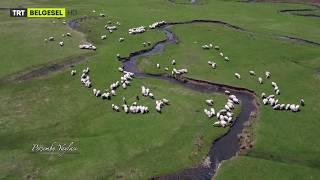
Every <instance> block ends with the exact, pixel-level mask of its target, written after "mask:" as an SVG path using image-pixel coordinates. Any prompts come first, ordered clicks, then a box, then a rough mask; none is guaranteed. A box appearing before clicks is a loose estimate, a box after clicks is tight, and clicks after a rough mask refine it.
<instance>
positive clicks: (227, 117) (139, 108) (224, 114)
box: [45, 21, 304, 127]
mask: <svg viewBox="0 0 320 180" xmlns="http://www.w3.org/2000/svg"><path fill="white" fill-rule="evenodd" d="M110 24H111V21H109V22H108V24H107V25H105V29H106V30H107V31H109V32H110V33H112V32H113V31H115V30H117V26H115V25H114V26H111V25H110ZM165 24H167V23H166V22H165V21H159V22H155V23H153V24H151V25H149V28H150V29H155V28H158V27H161V26H163V25H165ZM117 25H120V23H119V22H117ZM145 31H146V28H145V26H140V27H136V28H131V29H129V34H140V33H144V32H145ZM65 36H69V37H71V34H70V33H67V34H64V35H63V37H65ZM106 38H107V35H102V36H101V39H102V40H104V39H106ZM45 41H46V42H47V41H54V37H49V38H48V39H45ZM123 41H124V38H119V42H123ZM59 44H60V46H63V45H64V42H63V41H62V42H60V43H59ZM142 45H143V46H144V47H146V46H147V45H148V46H150V45H151V43H150V42H143V43H142ZM79 48H81V49H91V50H96V47H95V46H93V45H92V44H83V45H79ZM202 49H204V50H209V49H215V50H217V51H218V52H219V55H220V56H221V57H223V59H224V60H225V61H227V62H229V61H230V59H229V57H228V56H225V54H224V53H223V52H222V51H221V50H220V46H218V45H214V44H213V43H209V44H204V45H202ZM117 57H118V58H120V54H117ZM171 64H172V65H173V67H172V70H171V75H172V76H173V77H174V78H177V77H179V76H181V75H183V74H186V73H188V70H187V69H185V68H182V69H176V68H175V65H176V61H175V60H172V61H171ZM208 64H209V66H210V67H211V68H213V69H216V68H217V63H216V62H214V61H208ZM156 68H158V69H160V68H161V67H160V64H159V63H157V64H156ZM118 70H119V71H120V72H122V73H123V76H121V78H120V81H116V82H114V83H112V84H111V85H110V89H107V90H105V92H102V91H101V90H98V89H95V88H94V89H93V90H92V91H93V94H94V96H96V97H101V98H102V99H108V100H111V99H112V96H116V95H117V94H116V90H117V88H119V87H120V86H122V88H123V89H126V88H127V87H128V86H129V85H130V83H131V81H132V79H133V78H134V73H131V72H127V71H124V70H123V68H122V67H119V68H118ZM164 70H165V71H169V68H168V67H164ZM75 74H76V70H72V71H71V75H72V76H74V75H75ZM249 74H250V75H251V76H256V73H255V71H253V70H250V71H249ZM234 76H235V78H236V79H239V80H240V79H241V75H240V74H239V73H237V72H236V73H234ZM270 77H271V73H270V72H269V71H266V72H265V79H269V78H270ZM258 82H259V83H260V84H263V78H262V77H258ZM81 83H82V84H84V86H85V87H88V88H91V87H92V86H93V85H92V82H91V81H90V77H89V68H86V69H84V70H83V73H82V75H81ZM271 84H272V86H273V88H274V92H275V94H276V95H280V89H279V87H278V85H277V84H276V83H275V82H272V83H271ZM141 94H142V96H145V97H149V98H151V99H153V100H154V99H155V97H154V94H153V93H152V92H151V90H150V89H149V88H147V87H145V86H141ZM225 94H227V95H229V98H228V101H227V103H226V104H225V105H224V107H223V108H222V109H220V110H219V111H217V112H216V111H215V109H214V108H213V107H211V108H210V109H204V113H205V115H206V116H207V117H208V118H212V117H214V116H215V117H216V118H217V119H218V121H216V122H214V124H213V125H214V126H216V127H227V126H229V125H231V124H232V123H233V120H234V119H233V112H232V111H233V110H234V108H235V105H236V104H239V103H240V101H239V99H238V98H237V97H236V96H235V95H231V94H230V92H229V91H225ZM137 97H138V96H137ZM261 97H262V102H263V104H265V105H268V104H270V105H271V106H272V107H273V109H274V110H291V111H292V112H298V111H299V110H300V106H299V105H296V104H281V103H279V100H278V99H276V97H275V95H269V96H267V95H266V94H265V93H262V95H261ZM124 99H125V98H123V101H124V104H122V109H123V111H124V112H125V113H132V114H138V113H141V114H145V113H148V112H149V107H147V106H143V105H138V103H137V102H133V103H132V104H131V105H128V104H127V103H126V101H125V100H124ZM206 104H207V105H209V106H213V105H214V101H213V100H212V99H207V100H206ZM300 104H301V105H304V100H303V99H301V100H300ZM166 105H169V100H167V99H165V98H163V99H158V100H155V109H156V111H157V112H159V113H161V109H162V108H163V107H164V106H166ZM111 107H112V109H113V110H114V111H116V112H120V108H119V106H117V105H115V104H112V106H111Z"/></svg>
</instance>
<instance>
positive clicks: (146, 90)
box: [141, 86, 154, 99]
mask: <svg viewBox="0 0 320 180" xmlns="http://www.w3.org/2000/svg"><path fill="white" fill-rule="evenodd" d="M141 94H142V96H145V97H150V98H151V99H154V95H153V93H152V92H151V91H150V89H149V88H146V87H145V86H141Z"/></svg>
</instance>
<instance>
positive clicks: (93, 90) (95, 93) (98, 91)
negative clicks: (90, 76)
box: [92, 89, 101, 97]
mask: <svg viewBox="0 0 320 180" xmlns="http://www.w3.org/2000/svg"><path fill="white" fill-rule="evenodd" d="M92 92H93V95H94V96H96V97H99V96H101V93H100V92H101V91H100V90H97V89H92Z"/></svg>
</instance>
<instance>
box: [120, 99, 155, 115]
mask: <svg viewBox="0 0 320 180" xmlns="http://www.w3.org/2000/svg"><path fill="white" fill-rule="evenodd" d="M123 107H124V110H125V106H123ZM125 111H126V110H125ZM128 111H129V112H131V113H132V114H137V113H141V114H145V113H148V112H149V108H148V107H147V106H141V105H138V104H137V102H134V103H132V105H131V106H130V107H129V110H128Z"/></svg>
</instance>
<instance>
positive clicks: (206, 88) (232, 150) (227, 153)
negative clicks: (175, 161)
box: [123, 25, 258, 180]
mask: <svg viewBox="0 0 320 180" xmlns="http://www.w3.org/2000/svg"><path fill="white" fill-rule="evenodd" d="M171 26H173V25H166V26H164V27H161V28H158V29H159V30H160V31H161V32H163V33H165V34H166V40H163V41H160V42H158V43H156V44H155V45H154V46H153V47H152V48H150V49H147V50H142V51H138V52H134V53H131V55H130V56H129V57H127V58H123V67H124V69H125V70H126V71H130V72H133V73H135V74H136V76H137V77H141V78H158V79H162V80H165V81H169V82H171V83H175V84H180V85H182V86H184V87H185V88H188V89H192V90H195V91H199V92H205V93H209V92H214V93H221V94H223V93H224V91H225V90H229V91H230V92H231V93H232V94H235V95H236V96H237V97H238V98H239V99H240V100H241V110H240V114H239V115H238V117H237V118H236V121H235V123H234V124H233V125H232V127H231V128H230V129H229V130H228V132H227V133H225V134H223V135H222V136H220V137H219V138H217V139H216V140H214V141H213V142H212V146H211V147H210V150H209V153H208V156H209V157H210V160H211V164H210V167H203V166H200V165H199V166H198V167H193V168H187V169H184V170H181V171H179V172H176V173H172V174H168V175H163V176H159V177H152V178H150V179H182V178H183V179H198V180H200V179H204V180H205V179H211V178H212V177H213V176H214V174H215V172H216V171H217V169H218V167H219V165H220V164H221V162H222V161H223V160H227V159H230V158H232V157H233V156H235V155H237V153H238V152H239V150H240V144H239V140H238V137H237V135H238V134H240V133H241V131H242V130H243V128H244V123H245V122H246V121H248V120H250V115H251V113H256V112H258V105H257V103H256V101H255V94H254V92H253V91H250V90H247V89H244V88H238V87H232V86H227V85H223V84H215V83H211V82H206V81H202V80H196V79H192V78H187V77H186V78H184V81H183V82H182V81H180V80H177V79H174V78H172V77H170V76H168V75H151V74H145V73H143V72H141V71H140V70H139V69H138V67H137V66H136V61H137V60H138V59H139V58H140V57H143V56H151V55H153V54H155V53H161V52H163V50H164V47H165V45H167V44H175V43H177V42H178V40H177V38H176V36H175V34H174V33H173V32H171V31H169V28H170V27H171Z"/></svg>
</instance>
